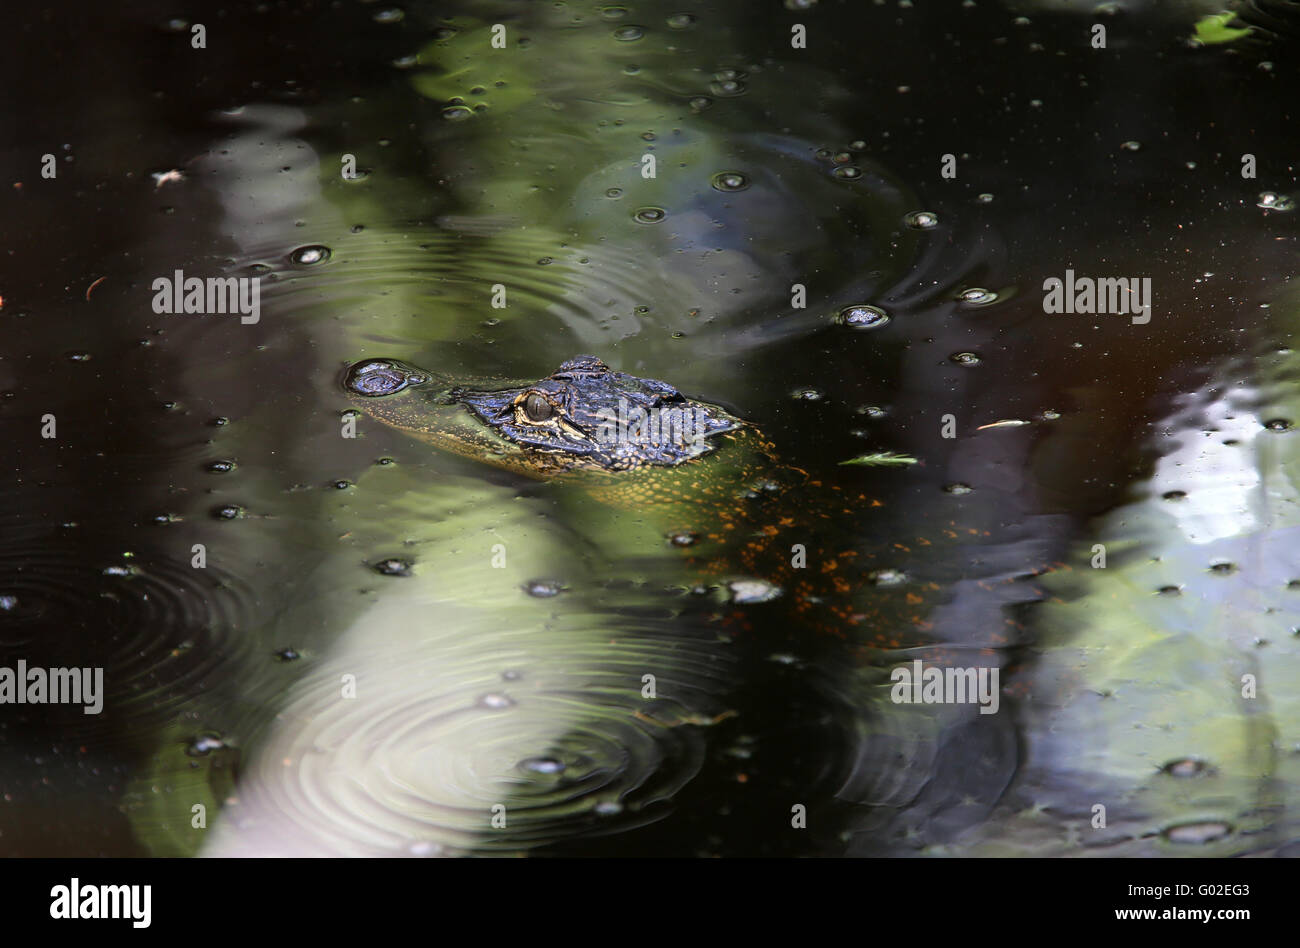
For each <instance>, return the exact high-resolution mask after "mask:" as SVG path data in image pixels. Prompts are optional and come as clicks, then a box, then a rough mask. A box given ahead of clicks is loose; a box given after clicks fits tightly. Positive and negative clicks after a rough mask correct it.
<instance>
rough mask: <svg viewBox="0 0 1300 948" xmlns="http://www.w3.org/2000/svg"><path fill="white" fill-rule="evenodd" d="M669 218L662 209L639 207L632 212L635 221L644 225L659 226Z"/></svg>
mask: <svg viewBox="0 0 1300 948" xmlns="http://www.w3.org/2000/svg"><path fill="white" fill-rule="evenodd" d="M667 216H668V214H667V212H666V211H665V210H664V209H663V208H662V207H638V208H637V209H636V210H635V211H633V212H632V217H633V219H635V220H636V221H638V222H639V223H642V224H658V223H660V222H661V221H663V219H664V218H665V217H667Z"/></svg>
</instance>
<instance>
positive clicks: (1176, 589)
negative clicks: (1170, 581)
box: [1156, 586, 1183, 596]
mask: <svg viewBox="0 0 1300 948" xmlns="http://www.w3.org/2000/svg"><path fill="white" fill-rule="evenodd" d="M1182 594H1183V587H1182V586H1161V587H1160V588H1159V589H1157V590H1156V595H1158V596H1181V595H1182Z"/></svg>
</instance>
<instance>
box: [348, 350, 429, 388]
mask: <svg viewBox="0 0 1300 948" xmlns="http://www.w3.org/2000/svg"><path fill="white" fill-rule="evenodd" d="M422 381H424V379H422V378H420V377H419V376H413V375H408V374H407V373H406V372H404V371H402V369H401V367H400V366H399V365H397V364H396V363H394V362H390V361H388V360H386V359H376V360H374V361H371V362H358V363H357V364H356V365H354V366H353V367H352V368H351V370H349V372H348V377H347V380H346V382H345V384H346V385H347V387H348V389H349V390H351V391H352V392H355V393H356V394H357V395H371V396H374V395H392V394H393V393H394V392H400V391H401V390H402V389H404V388H406V386H407V385H409V384H413V383H417V382H422Z"/></svg>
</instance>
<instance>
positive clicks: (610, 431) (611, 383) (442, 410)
mask: <svg viewBox="0 0 1300 948" xmlns="http://www.w3.org/2000/svg"><path fill="white" fill-rule="evenodd" d="M343 387H344V389H345V390H346V391H347V392H348V393H349V394H350V395H351V396H352V398H353V400H354V402H356V403H357V404H358V406H359V407H362V408H363V409H364V410H365V411H366V412H367V413H368V414H370V415H373V416H375V417H376V418H378V419H379V420H381V421H383V422H385V423H387V424H389V425H391V426H393V427H395V428H398V429H401V430H403V431H406V432H407V433H409V434H412V435H414V436H416V437H419V438H421V439H422V440H425V441H429V442H431V443H433V444H435V445H437V446H438V447H440V448H443V449H445V450H449V451H453V452H455V453H457V454H461V455H464V456H466V457H472V458H475V459H477V460H481V461H485V462H487V463H490V464H494V465H496V466H498V467H504V468H507V469H509V470H513V471H516V472H518V473H521V474H525V475H528V476H530V477H539V478H544V477H552V476H555V475H557V474H564V473H568V472H570V471H581V470H598V471H609V472H616V471H630V470H635V469H638V468H645V467H675V466H677V465H679V464H684V463H686V462H688V461H692V460H695V459H696V458H699V457H702V456H703V455H706V454H708V453H710V452H711V451H713V450H714V448H715V447H716V443H715V442H714V441H713V440H711V439H713V438H714V436H716V435H720V434H723V433H726V432H731V431H735V430H736V429H739V428H741V427H742V426H743V425H744V422H742V421H741V420H740V419H738V418H736V417H734V416H732V415H730V414H728V413H727V412H725V411H723V410H722V409H721V408H719V407H717V406H716V405H710V404H708V403H707V402H701V401H696V400H694V399H689V398H686V397H685V396H684V395H682V394H681V393H680V392H678V391H677V390H676V389H675V388H673V387H672V386H671V385H669V384H667V383H666V382H660V381H658V380H656V379H643V378H638V377H637V376H635V375H628V374H626V373H624V372H615V371H613V370H612V369H610V367H609V366H607V365H606V364H605V363H604V362H602V361H600V360H599V359H597V358H596V357H594V356H589V355H582V356H577V357H576V358H573V359H570V360H569V361H567V362H565V363H564V364H563V365H561V366H560V367H559V368H558V369H557V370H556V371H555V372H554V373H553V374H552V375H550V376H548V377H546V378H544V379H541V380H539V381H536V382H520V383H510V384H501V383H498V384H492V383H484V384H475V383H473V382H470V381H468V380H462V381H459V382H458V381H456V380H453V379H449V378H445V377H441V376H439V375H437V374H436V373H433V372H428V371H425V370H423V369H419V368H416V367H415V366H413V365H409V364H408V363H405V362H401V361H399V360H397V359H367V360H364V361H362V362H358V363H356V364H355V365H353V366H351V367H350V368H349V369H348V370H347V372H346V373H345V376H344V379H343Z"/></svg>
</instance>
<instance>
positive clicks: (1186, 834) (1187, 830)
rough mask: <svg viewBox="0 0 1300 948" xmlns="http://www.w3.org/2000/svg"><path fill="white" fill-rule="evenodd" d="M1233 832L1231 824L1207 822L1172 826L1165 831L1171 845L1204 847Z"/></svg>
mask: <svg viewBox="0 0 1300 948" xmlns="http://www.w3.org/2000/svg"><path fill="white" fill-rule="evenodd" d="M1231 832H1232V827H1231V826H1230V825H1229V824H1227V823H1219V822H1215V821H1210V820H1207V821H1204V822H1200V823H1183V824H1180V825H1178V826H1171V827H1169V828H1168V829H1166V830H1165V831H1164V836H1165V838H1166V839H1168V840H1169V841H1170V842H1171V843H1181V844H1193V845H1204V844H1205V843H1213V842H1216V841H1218V840H1220V839H1223V837H1225V836H1227V835H1228V834H1229V833H1231Z"/></svg>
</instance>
